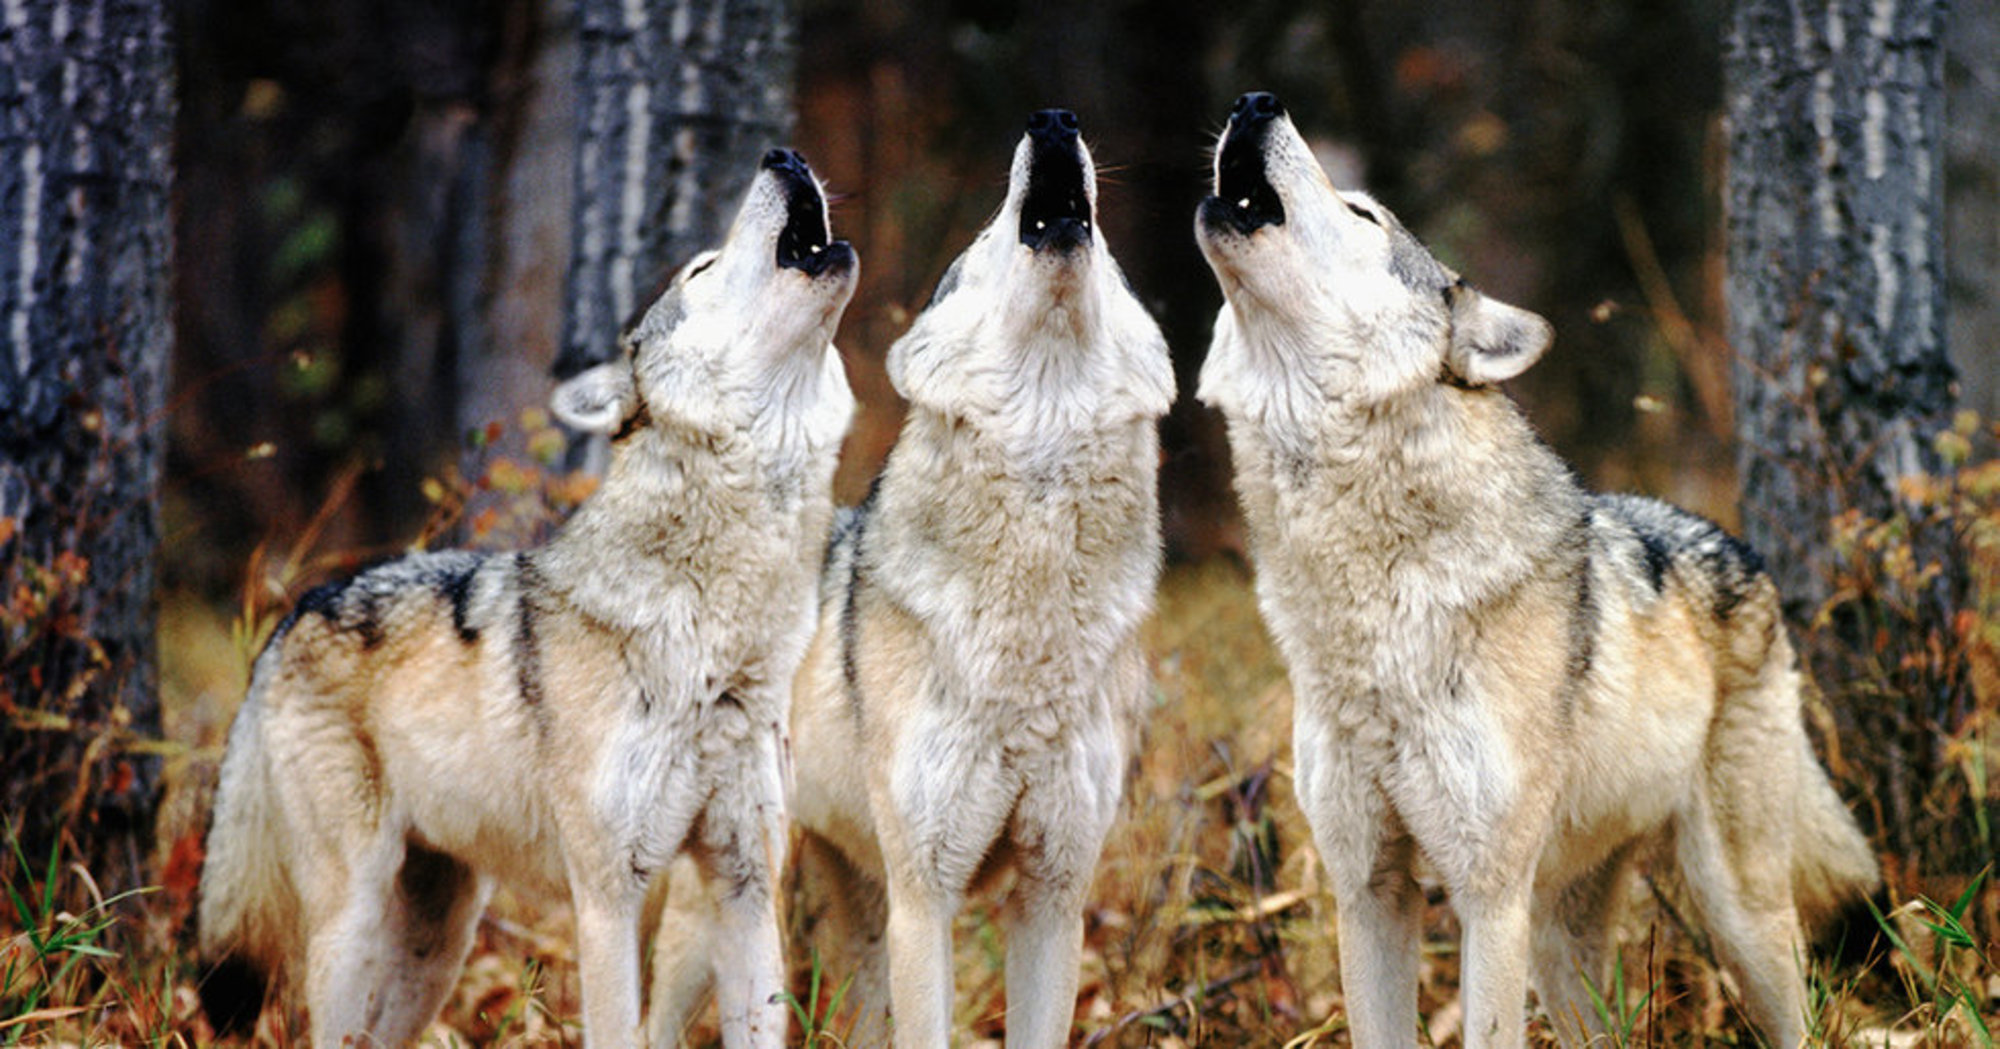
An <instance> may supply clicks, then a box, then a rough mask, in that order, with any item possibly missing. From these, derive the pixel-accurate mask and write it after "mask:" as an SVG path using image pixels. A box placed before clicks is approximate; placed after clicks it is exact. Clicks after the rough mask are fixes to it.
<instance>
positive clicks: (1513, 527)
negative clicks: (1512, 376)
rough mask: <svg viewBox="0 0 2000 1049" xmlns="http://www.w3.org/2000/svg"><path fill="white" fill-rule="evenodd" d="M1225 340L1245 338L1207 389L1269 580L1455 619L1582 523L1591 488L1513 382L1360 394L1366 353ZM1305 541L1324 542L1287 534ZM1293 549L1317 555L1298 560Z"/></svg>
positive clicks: (1217, 357) (1216, 360)
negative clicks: (1545, 436) (1522, 404)
mask: <svg viewBox="0 0 2000 1049" xmlns="http://www.w3.org/2000/svg"><path fill="white" fill-rule="evenodd" d="M1219 327H1220V324H1219ZM1223 334H1231V335H1233V336H1237V338H1236V340H1235V342H1234V344H1233V345H1232V346H1231V347H1230V348H1229V349H1228V351H1227V352H1220V351H1219V352H1217V353H1215V354H1214V355H1213V356H1212V357H1211V359H1210V362H1209V364H1208V365H1207V366H1206V367H1205V368H1204V369H1203V374H1202V386H1201V394H1202V398H1203V399H1204V400H1205V401H1208V402H1209V403H1211V404H1214V405H1216V406H1217V407H1219V408H1221V409H1222V410H1223V412H1224V414H1225V416H1226V417H1227V419H1228V422H1229V429H1230V445H1231V449H1232V452H1233V454H1234V457H1235V464H1236V471H1237V489H1238V493H1239V495H1240V496H1241V498H1242V502H1243V507H1244V512H1245V517H1246V519H1247V520H1248V523H1249V525H1250V529H1251V541H1252V543H1253V545H1254V546H1255V547H1257V548H1258V549H1257V553H1258V556H1259V561H1260V586H1261V585H1262V583H1263V577H1265V576H1275V575H1277V574H1279V573H1283V572H1288V571H1295V570H1296V571H1306V572H1309V573H1310V574H1311V575H1312V576H1314V577H1322V578H1320V579H1319V584H1318V586H1317V587H1316V588H1315V587H1304V586H1301V587H1298V588H1296V589H1295V590H1294V592H1295V593H1297V594H1300V595H1310V594H1313V593H1315V592H1317V593H1319V594H1320V595H1322V596H1323V598H1324V600H1323V602H1321V603H1322V604H1324V605H1325V606H1326V607H1327V608H1329V609H1331V608H1333V607H1334V606H1345V607H1347V608H1349V609H1350V610H1351V614H1353V615H1357V616H1364V617H1368V616H1380V615H1381V614H1382V613H1383V611H1385V607H1384V606H1391V607H1394V608H1396V609H1399V610H1400V612H1401V613H1411V612H1417V611H1421V610H1423V609H1429V610H1432V611H1433V612H1437V613H1442V612H1443V611H1444V610H1445V609H1449V608H1465V607H1469V606H1472V605H1475V604H1477V603H1479V602H1481V601H1485V600H1490V599H1492V598H1493V597H1495V596H1496V595H1497V594H1499V593H1502V592H1504V591H1505V590H1506V589H1507V588H1508V587H1510V586H1512V585H1515V584H1516V583H1518V582H1519V581H1520V580H1521V579H1522V578H1524V577H1525V576H1526V574H1527V573H1529V572H1530V571H1531V565H1532V564H1534V563H1535V560H1536V559H1535V557H1534V556H1531V555H1533V554H1535V553H1536V552H1537V551H1538V550H1549V549H1554V548H1556V547H1557V546H1558V545H1559V544H1560V542H1561V541H1562V538H1563V537H1564V536H1565V535H1566V534H1568V533H1569V532H1570V530H1572V529H1574V528H1577V527H1579V526H1580V522H1581V520H1582V515H1583V506H1584V503H1583V493H1582V491H1581V490H1580V489H1579V488H1578V487H1577V485H1576V483H1575V482H1574V480H1573V479H1572V477H1571V475H1570V473H1569V471H1568V469H1567V468H1566V467H1564V466H1563V464H1562V463H1561V461H1560V460H1559V459H1557V457H1556V456H1555V454H1554V453H1553V452H1552V451H1550V450H1549V449H1548V448H1547V447H1546V446H1545V445H1543V444H1542V443H1541V442H1540V441H1539V440H1538V439H1537V438H1536V437H1535V436H1534V434H1533V432H1532V429H1531V428H1530V427H1529V425H1528V423H1527V420H1526V419H1525V418H1524V417H1523V416H1522V415H1521V412H1520V410H1519V409H1518V408H1517V407H1516V406H1515V405H1514V403H1513V402H1512V401H1511V400H1509V399H1508V398H1507V397H1506V395H1505V394H1504V393H1502V392H1500V391H1499V390H1497V389H1492V388H1475V389H1465V388H1460V387H1456V386H1452V385H1449V384H1446V383H1443V382H1436V381H1430V382H1423V381H1419V382H1415V383H1404V384H1401V385H1400V388H1398V389H1396V390H1395V391H1394V392H1391V393H1388V394H1386V395H1383V394H1376V395H1369V394H1366V393H1358V392H1355V387H1356V386H1357V385H1359V383H1358V382H1357V380H1359V379H1360V376H1361V365H1360V364H1359V363H1358V362H1360V361H1361V360H1363V358H1362V356H1361V353H1362V352H1367V351H1365V350H1364V351H1360V352H1343V351H1340V350H1334V351H1323V352H1316V353H1306V352H1299V351H1302V350H1303V348H1302V347H1294V346H1289V345H1286V344H1284V343H1282V342H1273V341H1271V340H1264V341H1261V342H1252V341H1250V340H1245V339H1242V338H1240V336H1241V335H1242V334H1243V333H1240V332H1233V333H1225V332H1218V340H1217V341H1218V344H1219V345H1220V344H1221V343H1222V338H1221V336H1222V335H1223ZM1503 521H1504V522H1506V528H1507V530H1508V534H1509V535H1511V536H1513V537H1515V539H1516V541H1515V542H1513V543H1510V544H1508V547H1507V550H1508V554H1507V556H1497V555H1495V554H1494V553H1492V552H1491V550H1490V549H1489V547H1490V544H1486V543H1482V540H1481V535H1482V533H1483V532H1484V531H1485V530H1486V529H1488V528H1497V527H1500V522H1503ZM1298 535H1310V536H1311V537H1312V538H1311V540H1310V541H1306V542H1295V541H1287V540H1288V539H1289V538H1295V537H1296V536H1298ZM1521 539H1526V540H1527V542H1525V543H1524V542H1521V541H1520V540H1521ZM1293 554H1297V555H1299V556H1301V557H1304V558H1306V560H1308V561H1310V562H1311V563H1310V564H1301V565H1296V566H1294V565H1289V564H1286V561H1287V559H1288V558H1289V557H1290V556H1291V555H1293ZM1385 567H1386V569H1387V572H1386V573H1385V572H1384V569H1385ZM1273 585H1276V584H1275V582H1274V583H1273ZM1404 588H1408V589H1410V590H1411V591H1416V590H1421V591H1422V592H1421V593H1415V592H1411V593H1404V592H1402V591H1403V589H1404Z"/></svg>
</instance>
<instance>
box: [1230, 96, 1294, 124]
mask: <svg viewBox="0 0 2000 1049" xmlns="http://www.w3.org/2000/svg"><path fill="white" fill-rule="evenodd" d="M1284 115H1285V104H1284V103H1283V102H1280V101H1278V96H1276V95H1274V94H1272V93H1270V92H1269V91H1252V92H1249V93H1247V94H1245V95H1244V96H1243V97H1242V98H1239V99H1237V100H1236V105H1234V106H1232V107H1231V108H1230V110H1229V119H1230V120H1231V121H1233V122H1235V123H1236V124H1238V125H1243V126H1248V125H1250V124H1261V123H1263V122H1265V121H1267V120H1274V119H1276V118H1278V117H1281V116H1284Z"/></svg>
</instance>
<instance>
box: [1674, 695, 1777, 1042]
mask: <svg viewBox="0 0 2000 1049" xmlns="http://www.w3.org/2000/svg"><path fill="white" fill-rule="evenodd" d="M1728 718H1729V713H1728V712H1727V711H1725V713H1724V715H1723V719H1724V721H1725V722H1726V721H1727V720H1728ZM1793 731H1798V729H1796V728H1794V729H1793ZM1729 734H1730V728H1729V726H1728V725H1727V724H1724V725H1722V726H1720V727H1718V729H1717V731H1716V735H1717V737H1718V738H1717V739H1716V740H1714V741H1712V742H1711V744H1710V749H1711V757H1710V759H1709V760H1710V763H1711V764H1710V766H1709V768H1708V769H1707V771H1706V775H1705V777H1704V779H1703V782H1702V783H1701V784H1700V785H1699V786H1698V787H1697V789H1696V791H1695V795H1694V798H1693V799H1692V800H1691V802H1690V803H1689V806H1688V809H1687V810H1686V811H1685V812H1683V813H1682V815H1681V816H1680V818H1679V819H1678V820H1677V821H1676V826H1675V853H1676V859H1677V861H1678V863H1679V866H1680V871H1681V876H1682V878H1683V879H1684V880H1685V881H1686V883H1687V887H1688V891H1689V893H1690V895H1691V896H1692V897H1693V900H1694V903H1695V907H1696V910H1697V911H1698V912H1699V913H1700V915H1701V919H1702V924H1703V925H1704V926H1705V927H1706V928H1707V929H1708V932H1709V935H1710V937H1711V938H1712V939H1713V940H1714V942H1715V947H1716V952H1717V954H1718V955H1719V960H1720V961H1721V962H1722V963H1723V964H1724V965H1726V966H1728V967H1729V968H1731V969H1732V970H1734V971H1735V973H1736V977H1737V979H1738V981H1740V983H1741V985H1742V988H1743V996H1744V1004H1745V1006H1746V1007H1747V1009H1748V1011H1749V1014H1750V1019H1751V1020H1752V1021H1753V1022H1754V1023H1755V1024H1756V1025H1757V1026H1758V1027H1759V1028H1760V1029H1761V1030H1762V1033H1763V1035H1764V1037H1765V1038H1766V1039H1767V1040H1768V1041H1769V1042H1770V1044H1771V1045H1773V1046H1777V1047H1779V1049H1795V1047H1796V1046H1799V1045H1801V1044H1803V1042H1804V1040H1805V1033H1806V1032H1805V984H1804V980H1803V977H1802V972H1801V967H1802V965H1803V962H1804V956H1803V954H1802V953H1801V952H1802V951H1803V950H1804V941H1803V938H1802V937H1801V936H1800V934H1799V916H1798V910H1797V907H1796V906H1795V905H1794V900H1793V896H1792V850H1793V827H1792V820H1793V809H1794V803H1795V799H1796V798H1797V796H1798V787H1799V784H1798V782H1797V780H1798V777H1797V775H1796V767H1795V765H1794V764H1793V763H1792V761H1791V755H1790V753H1789V751H1788V750H1783V749H1781V750H1780V755H1781V758H1782V760H1780V761H1776V762H1773V761H1769V760H1755V761H1753V760H1737V759H1738V758H1742V759H1767V758H1768V757H1769V756H1770V752H1769V749H1768V748H1769V747H1771V746H1772V745H1773V744H1777V745H1779V746H1780V747H1781V748H1782V747H1783V746H1785V745H1787V744H1789V742H1790V741H1789V740H1787V739H1785V738H1784V736H1783V735H1782V733H1780V732H1777V730H1772V734H1768V735H1764V736H1763V737H1762V738H1761V740H1760V741H1759V742H1760V746H1746V745H1745V743H1744V742H1743V740H1741V739H1737V740H1733V741H1732V740H1731V739H1730V738H1729ZM1732 744H1733V745H1732Z"/></svg>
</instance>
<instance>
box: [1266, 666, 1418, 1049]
mask: <svg viewBox="0 0 2000 1049" xmlns="http://www.w3.org/2000/svg"><path fill="white" fill-rule="evenodd" d="M1304 705H1305V704H1303V703H1302V704H1301V707H1304ZM1292 735H1293V745H1292V749H1293V753H1294V760H1295V763H1296V777H1297V778H1296V781H1295V782H1296V785H1297V790H1298V794H1299V807H1300V808H1301V809H1302V810H1303V811H1304V812H1305V815H1306V820H1307V822H1308V823H1309V824H1310V825H1311V826H1312V831H1313V843H1314V845H1315V847H1317V848H1318V849H1319V854H1320V862H1322V863H1324V864H1325V865H1326V868H1327V871H1328V873H1329V874H1330V875H1332V880H1333V893H1334V904H1335V906H1336V907H1337V908H1338V914H1337V918H1338V926H1339V929H1338V931H1339V936H1338V940H1339V950H1340V987H1341V992H1342V994H1343V995H1344V996H1345V997H1346V999H1347V1022H1348V1026H1349V1028H1350V1029H1351V1030H1352V1031H1353V1035H1354V1044H1355V1045H1356V1046H1357V1047H1359V1049H1414V1046H1415V1045H1416V1044H1417V1027H1416V1024H1417V965H1418V961H1419V953H1418V940H1419V934H1420V932H1421V923H1422V918H1423V893H1422V892H1421V891H1420V890H1419V889H1418V887H1417V881H1416V848H1415V845H1414V844H1413V843H1412V841H1411V839H1410V836H1409V833H1408V832H1407V831H1406V830H1404V828H1403V826H1402V823H1401V822H1400V821H1399V820H1398V819H1397V818H1396V815H1395V813H1394V812H1392V811H1390V809H1389V805H1388V801H1387V799H1386V798H1384V797H1383V795H1382V793H1381V791H1380V790H1379V789H1378V788H1377V787H1376V786H1375V783H1374V780H1373V779H1372V778H1371V777H1369V776H1367V775H1366V774H1364V772H1363V770H1362V769H1361V768H1360V761H1359V755H1358V754H1357V752H1356V751H1355V750H1353V749H1350V747H1351V743H1352V741H1350V740H1344V739H1338V738H1336V737H1337V734H1336V733H1335V732H1333V731H1331V727H1330V726H1329V725H1327V724H1325V723H1324V722H1322V721H1321V720H1320V719H1318V718H1316V717H1313V716H1312V715H1310V714H1307V713H1304V712H1303V711H1302V713H1301V715H1300V716H1297V717H1295V718H1294V720H1293V726H1292Z"/></svg>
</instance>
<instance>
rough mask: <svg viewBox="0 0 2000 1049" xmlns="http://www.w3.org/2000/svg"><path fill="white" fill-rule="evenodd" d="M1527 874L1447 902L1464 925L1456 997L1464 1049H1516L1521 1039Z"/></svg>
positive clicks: (1529, 945) (1525, 980) (1527, 937)
mask: <svg viewBox="0 0 2000 1049" xmlns="http://www.w3.org/2000/svg"><path fill="white" fill-rule="evenodd" d="M1532 881H1533V874H1532V870H1531V871H1530V872H1529V874H1528V876H1527V877H1525V878H1522V879H1520V880H1518V881H1510V882H1509V883H1508V884H1506V885H1505V886H1504V887H1502V888H1500V889H1498V890H1496V891H1494V892H1491V893H1479V894H1468V893H1460V894H1457V895H1454V896H1453V898H1452V906H1453V908H1454V909H1456V910H1457V911H1458V915H1459V919H1460V921H1462V922H1463V923H1464V925H1465V940H1464V950H1463V957H1464V962H1463V966H1462V968H1461V971H1460V974H1459V995H1460V997H1461V998H1462V999H1463V1000H1464V1002H1465V1045H1466V1049H1519V1046H1520V1045H1521V1044H1522V1040H1523V1039H1524V1038H1525V1037H1526V1035H1527V1018H1526V1014H1525V1013H1524V1010H1525V1009H1526V1008H1527V1001H1528V957H1529V954H1530V952H1531V950H1532V945H1533V941H1532V935H1531V930H1530V927H1529V923H1528V901H1529V897H1530V892H1529V886H1530V884H1531V883H1532Z"/></svg>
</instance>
